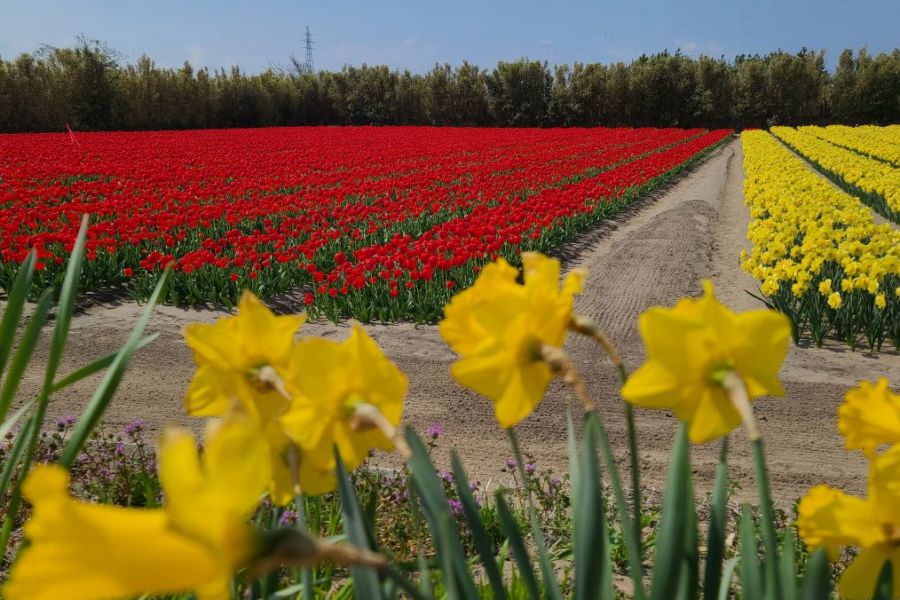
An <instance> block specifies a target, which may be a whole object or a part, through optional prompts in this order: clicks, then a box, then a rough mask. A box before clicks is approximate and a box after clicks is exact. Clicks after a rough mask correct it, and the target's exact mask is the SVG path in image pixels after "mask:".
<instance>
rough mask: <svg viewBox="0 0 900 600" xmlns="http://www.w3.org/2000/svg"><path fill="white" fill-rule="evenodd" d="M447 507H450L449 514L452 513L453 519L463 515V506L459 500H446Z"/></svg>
mask: <svg viewBox="0 0 900 600" xmlns="http://www.w3.org/2000/svg"><path fill="white" fill-rule="evenodd" d="M447 506H449V507H450V512H451V513H453V516H454V517H458V516H460V515H461V514H462V513H463V505H462V502H460V501H459V500H455V499H451V500H447Z"/></svg>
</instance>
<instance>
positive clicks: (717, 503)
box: [703, 437, 728, 600]
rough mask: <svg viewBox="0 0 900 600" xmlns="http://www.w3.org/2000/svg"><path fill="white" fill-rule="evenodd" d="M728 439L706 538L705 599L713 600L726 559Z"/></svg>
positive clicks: (712, 500)
mask: <svg viewBox="0 0 900 600" xmlns="http://www.w3.org/2000/svg"><path fill="white" fill-rule="evenodd" d="M727 502H728V438H727V437H725V438H722V447H721V450H720V451H719V464H718V465H717V466H716V480H715V483H714V484H713V493H712V498H710V508H709V531H708V532H707V536H706V571H705V573H704V575H703V598H704V600H713V599H714V598H715V597H716V594H717V593H718V590H719V580H720V579H721V577H722V562H723V560H724V558H725V528H726V525H727V517H728V514H727V511H728V506H727V504H726V503H727Z"/></svg>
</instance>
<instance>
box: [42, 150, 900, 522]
mask: <svg viewBox="0 0 900 600" xmlns="http://www.w3.org/2000/svg"><path fill="white" fill-rule="evenodd" d="M741 161H742V156H741V149H740V142H739V141H737V140H735V141H733V142H731V143H729V144H728V145H726V146H724V147H723V148H721V149H720V150H718V151H717V152H716V153H715V154H714V155H713V156H712V157H711V158H710V159H709V160H708V161H706V162H705V163H704V164H703V165H701V166H700V167H698V168H696V169H695V170H694V171H693V172H692V173H690V174H689V175H688V176H686V177H685V178H684V179H682V180H681V181H680V182H679V183H677V184H675V185H674V186H672V187H670V188H669V189H667V190H665V191H664V192H661V193H659V194H657V195H656V197H654V198H652V199H647V200H645V201H643V202H641V203H639V204H638V205H636V206H634V207H632V208H631V209H629V210H628V211H627V212H628V214H627V215H622V216H620V217H618V220H617V221H615V222H610V223H609V224H608V225H606V226H604V227H601V228H600V229H598V230H597V231H594V232H591V233H590V234H588V235H586V236H585V237H584V238H583V239H582V240H579V242H578V243H576V244H572V245H570V247H569V248H567V249H565V252H566V253H570V252H569V251H571V250H573V249H575V250H577V252H575V254H574V258H572V259H571V260H569V263H570V265H577V266H582V267H586V268H587V269H589V271H590V276H589V279H588V281H587V284H586V290H585V294H584V295H583V296H581V297H579V298H578V301H577V309H578V311H580V312H582V313H584V314H586V315H589V316H591V317H593V318H595V319H596V320H597V321H598V322H599V323H601V324H602V326H603V327H604V328H605V329H606V330H607V331H608V332H609V335H610V337H611V338H612V339H613V340H615V342H616V343H617V345H618V346H619V348H620V351H621V352H622V354H623V356H624V357H625V360H626V361H627V364H628V366H629V367H630V368H634V367H636V366H637V365H638V364H639V363H640V361H641V360H642V358H643V347H642V344H641V342H640V338H639V336H638V333H637V317H638V315H639V314H640V313H641V311H643V310H644V309H645V308H647V307H650V306H653V305H671V304H672V303H674V302H675V301H676V300H677V299H678V298H679V297H681V296H684V295H697V294H699V291H700V281H701V279H703V278H705V277H711V278H712V279H713V281H714V282H715V283H716V285H717V289H718V293H719V295H720V297H721V298H722V299H723V300H724V301H725V302H727V303H728V304H730V305H731V306H733V307H736V308H740V309H749V308H758V307H759V306H758V302H757V301H756V300H754V299H753V298H751V297H750V296H749V295H748V294H746V293H745V290H751V291H755V290H756V289H757V288H756V284H755V282H754V281H753V279H752V278H750V277H749V276H747V275H745V274H744V273H743V272H742V271H741V270H740V265H739V253H740V250H741V248H743V247H744V246H745V245H746V240H745V233H746V226H747V222H748V213H747V210H746V208H745V207H744V205H743V202H742V189H741V188H742V178H743V172H742V168H741ZM140 310H141V308H140V307H139V306H137V305H135V304H133V303H123V304H118V305H106V306H104V305H97V306H93V307H90V308H89V309H87V310H86V311H85V312H84V313H83V314H80V315H79V316H77V317H76V318H75V319H74V321H73V324H72V333H71V336H70V342H69V348H68V350H67V357H68V358H67V359H66V362H65V364H64V365H63V372H65V371H68V370H69V369H72V368H75V367H76V366H77V365H79V364H83V363H85V362H87V361H88V360H89V359H93V358H96V357H100V356H102V355H104V354H106V353H109V352H111V351H114V350H115V349H116V348H117V347H118V346H119V345H120V344H122V343H123V342H124V341H125V339H126V337H127V335H128V331H129V329H130V327H131V326H132V324H133V323H134V321H135V319H136V318H137V315H138V314H139V312H140ZM218 316H221V313H216V312H213V311H203V310H184V309H178V308H173V307H160V308H159V309H158V311H157V313H156V315H155V316H154V317H153V320H152V321H151V323H150V326H149V328H148V330H149V331H158V332H160V334H161V335H160V338H159V339H158V340H157V341H156V342H155V343H154V344H152V345H151V346H150V347H147V348H145V349H143V350H142V351H141V352H140V353H139V355H138V356H137V357H136V358H135V359H134V361H133V362H132V365H131V367H130V370H129V372H128V374H127V375H126V377H125V379H124V380H123V382H122V387H121V390H120V393H119V394H118V396H117V398H116V399H115V401H114V402H113V404H112V406H111V407H110V410H109V412H108V415H107V421H108V422H109V424H110V425H111V426H113V427H119V426H121V425H122V424H124V423H127V422H129V421H131V420H133V419H137V418H141V419H144V420H145V421H146V422H147V423H148V425H149V426H150V427H152V428H159V427H161V426H162V425H164V424H165V423H169V422H173V423H181V424H189V425H193V426H195V427H196V426H198V423H197V421H195V420H190V419H188V418H186V417H185V416H183V414H182V409H181V396H182V393H183V391H184V389H185V388H186V385H187V382H188V380H189V378H190V376H191V374H192V371H193V365H192V363H191V357H190V352H189V351H188V349H187V348H186V347H185V345H184V343H183V340H182V337H181V329H182V327H183V326H184V325H185V324H186V323H190V322H194V321H213V320H214V319H215V318H216V317H218ZM346 329H347V328H346V325H334V324H331V323H312V324H308V325H306V326H305V327H304V330H303V331H304V333H306V334H316V335H324V336H329V337H332V336H333V337H342V336H344V335H345V334H346ZM367 329H368V331H369V332H370V333H371V334H372V335H373V337H374V338H375V339H376V340H377V341H378V342H379V343H380V344H381V345H382V347H383V348H384V349H385V351H386V352H387V354H388V355H389V356H390V357H391V358H392V359H393V360H395V361H396V362H397V364H398V365H399V366H400V367H401V368H402V369H403V370H404V371H405V372H406V373H407V374H408V375H409V377H410V393H409V396H408V398H407V403H406V409H405V420H406V422H408V423H410V424H411V425H413V426H414V427H416V428H417V429H418V430H419V431H420V432H424V430H425V428H426V427H427V426H428V425H430V424H432V423H440V424H441V425H442V426H443V427H444V429H445V431H446V437H445V438H444V439H443V440H442V444H441V446H440V448H439V450H438V452H437V456H438V458H439V459H440V460H445V459H446V448H448V447H450V446H453V447H456V448H457V449H458V450H459V452H460V454H461V455H462V456H463V459H464V462H465V464H466V466H467V470H468V471H469V474H470V475H471V476H472V477H477V478H479V479H480V480H482V481H487V480H492V481H494V482H496V481H498V480H499V479H502V478H504V477H505V475H504V474H503V473H501V471H500V469H501V467H502V464H503V461H504V459H505V458H506V457H507V456H509V455H510V450H509V447H508V442H507V439H506V436H505V435H504V434H503V433H502V432H501V431H500V430H499V429H498V428H497V425H496V423H495V421H494V418H493V412H492V407H491V406H490V405H489V403H488V402H487V401H486V400H484V399H482V398H480V397H478V396H476V395H474V394H472V393H469V392H467V391H465V390H463V389H461V388H459V387H457V386H456V385H455V384H454V383H453V382H452V380H451V378H450V376H449V373H448V366H449V364H450V363H451V362H452V361H453V358H454V357H453V355H452V353H451V352H450V351H449V350H448V348H447V347H446V346H445V345H444V343H443V342H442V340H441V339H440V336H439V335H438V333H437V329H436V328H435V327H433V326H422V327H415V326H413V325H410V324H399V325H389V326H370V327H367ZM44 341H46V340H44ZM566 350H567V351H568V352H570V353H571V355H572V356H573V359H574V361H575V362H576V364H577V365H578V367H579V368H581V369H582V371H583V372H584V373H585V375H586V378H587V380H588V385H589V387H590V389H591V391H592V392H593V393H594V394H595V396H596V397H597V399H598V401H599V403H600V405H601V407H602V413H603V416H604V419H605V421H606V425H607V428H608V429H609V433H610V436H611V438H612V442H613V444H614V447H615V448H616V450H617V452H618V453H619V454H620V456H621V457H622V458H624V457H625V456H626V442H625V440H626V437H625V427H624V418H623V416H622V415H623V412H622V406H621V404H620V401H619V400H618V399H617V390H618V382H617V380H616V377H615V373H614V371H613V369H612V367H611V366H610V365H608V364H606V363H605V361H603V358H602V356H601V354H600V353H599V352H598V350H597V349H596V348H594V347H592V346H591V345H590V344H589V343H587V342H585V341H584V340H581V339H576V338H574V337H573V338H572V339H571V340H570V342H569V343H568V344H567V346H566ZM45 356H46V351H45V346H43V347H42V348H41V349H39V356H38V360H37V361H36V364H41V362H42V359H44V358H45ZM878 375H885V376H888V377H889V378H890V379H891V381H892V382H897V381H900V357H898V355H897V354H896V353H893V354H881V355H878V356H868V355H865V354H862V353H851V352H847V351H844V350H842V349H841V348H834V349H821V350H820V349H811V348H796V347H792V348H791V351H790V355H789V357H788V359H787V362H786V364H785V367H784V370H783V373H782V381H783V382H784V384H785V388H786V390H787V393H786V396H785V397H784V398H765V399H761V400H759V401H758V402H757V403H756V407H757V410H758V414H759V416H760V419H761V420H762V429H763V431H764V434H765V436H766V445H767V449H768V455H769V461H770V467H771V470H772V486H773V493H774V495H775V497H776V498H778V499H779V500H780V501H781V502H782V503H784V505H785V506H788V505H789V503H790V502H791V501H793V500H794V499H795V498H796V497H798V496H799V495H800V494H802V493H803V492H804V491H805V489H806V488H807V487H808V486H809V485H810V484H814V483H817V482H827V483H830V484H833V485H837V486H841V487H843V488H845V489H848V490H851V491H853V490H859V489H861V488H862V487H863V484H864V475H865V473H864V468H865V465H864V462H863V460H862V458H861V457H860V456H858V455H857V454H849V453H846V452H844V451H843V449H842V441H841V439H840V437H839V436H838V434H837V430H836V407H837V405H838V404H839V403H840V402H841V399H842V397H843V394H844V393H845V391H846V390H847V389H848V388H849V387H850V386H852V385H854V384H855V383H856V382H857V381H858V380H859V379H861V378H875V377H877V376H878ZM27 377H28V381H27V383H28V384H29V385H30V386H36V385H37V381H38V377H39V373H38V372H29V373H28V375H27ZM97 381H98V378H97V377H95V378H92V379H91V380H89V381H86V382H82V383H81V384H79V385H78V386H74V387H73V388H70V389H68V390H66V391H65V392H64V393H62V394H60V395H59V396H58V397H56V398H55V399H54V402H53V404H52V406H51V411H52V414H53V415H55V416H61V415H66V414H76V413H77V412H78V411H79V410H80V409H81V408H82V407H83V406H84V404H85V403H86V401H87V399H88V398H89V396H90V392H91V391H92V389H93V387H94V386H95V385H96V383H97ZM565 398H566V391H565V390H564V389H563V388H562V387H560V386H558V385H554V386H553V387H552V389H551V391H550V393H549V394H548V397H547V398H546V399H545V401H544V402H543V403H542V405H541V406H540V407H539V409H538V410H537V411H536V412H535V414H534V415H533V416H532V417H530V418H529V419H528V420H527V421H526V422H525V423H523V424H522V426H521V427H520V429H519V433H520V437H521V440H522V444H523V450H524V451H525V452H526V453H529V454H532V455H533V456H534V457H535V459H536V461H537V462H538V464H539V465H541V466H543V467H554V468H557V470H559V469H563V470H564V469H565V464H566V446H565V444H566V436H565V414H564V407H565V401H566V400H565ZM637 422H638V428H639V433H640V445H641V452H642V463H643V467H644V473H645V483H647V484H648V485H650V486H660V485H661V484H662V482H663V480H664V478H665V467H666V465H667V463H668V456H669V449H670V446H671V442H672V438H673V433H674V429H675V421H674V419H673V418H672V417H671V416H670V415H668V414H667V413H665V412H656V411H644V410H640V411H638V417H637ZM734 437H735V438H736V439H735V443H734V444H733V445H732V446H733V448H734V455H735V457H736V460H735V464H734V468H733V474H734V475H735V476H742V475H747V474H749V473H750V463H749V460H748V453H747V451H746V444H744V442H743V439H742V436H741V434H739V433H738V434H736V435H735V436H734ZM716 453H717V446H716V445H715V444H712V445H707V446H703V447H699V448H696V450H695V452H694V457H695V461H694V465H695V473H696V476H697V479H698V481H699V482H700V488H701V491H700V493H701V494H702V493H703V491H704V490H705V489H707V488H708V484H709V481H710V479H711V477H712V473H713V469H714V461H715V457H716ZM745 487H746V488H747V490H746V491H745V492H739V495H740V496H742V497H748V495H749V494H751V490H752V484H750V483H747V485H746V486H745Z"/></svg>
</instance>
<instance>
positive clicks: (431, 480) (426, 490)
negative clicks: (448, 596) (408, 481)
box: [405, 427, 478, 598]
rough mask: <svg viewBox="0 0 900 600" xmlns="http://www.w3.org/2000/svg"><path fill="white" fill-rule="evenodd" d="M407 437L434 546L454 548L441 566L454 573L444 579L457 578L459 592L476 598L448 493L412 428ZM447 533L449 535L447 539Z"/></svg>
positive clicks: (415, 484)
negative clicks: (450, 566) (447, 565)
mask: <svg viewBox="0 0 900 600" xmlns="http://www.w3.org/2000/svg"><path fill="white" fill-rule="evenodd" d="M405 437H406V443H407V444H409V447H410V450H411V451H412V457H411V458H410V459H409V462H408V465H409V470H410V472H411V473H412V483H413V489H414V490H415V491H416V493H417V494H418V496H419V498H420V499H421V500H422V507H423V508H424V512H425V520H426V521H427V522H428V528H429V530H430V531H431V535H432V537H433V538H434V543H435V546H436V547H438V548H451V549H452V551H451V556H450V557H447V558H448V560H449V562H444V561H443V560H442V561H441V565H442V566H443V565H445V564H449V565H452V567H453V572H452V573H444V578H445V579H446V578H448V577H455V579H456V584H455V587H456V588H458V589H459V591H460V594H461V595H462V596H463V597H465V598H476V597H477V596H478V591H477V589H476V587H475V581H474V580H473V579H472V573H471V572H470V571H469V564H468V561H467V560H466V553H465V550H464V548H463V545H462V541H461V539H460V536H459V528H458V527H457V526H456V521H454V520H453V516H452V515H451V513H450V505H449V504H448V502H447V496H446V494H444V489H443V487H442V485H441V482H440V480H439V479H438V476H437V473H436V471H435V468H434V465H433V464H432V462H431V459H430V457H429V455H428V449H427V448H426V447H425V445H424V444H423V443H422V440H421V439H420V438H419V436H418V435H416V432H415V431H413V430H412V428H410V427H407V428H406V432H405ZM444 535H447V536H449V538H448V539H447V540H444V538H443V536H444ZM443 558H444V557H442V559H443Z"/></svg>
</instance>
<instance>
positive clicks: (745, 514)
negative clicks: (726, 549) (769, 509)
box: [739, 504, 765, 598]
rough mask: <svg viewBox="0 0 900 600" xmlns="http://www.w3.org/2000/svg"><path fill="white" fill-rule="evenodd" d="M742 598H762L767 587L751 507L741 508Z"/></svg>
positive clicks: (744, 506)
mask: <svg viewBox="0 0 900 600" xmlns="http://www.w3.org/2000/svg"><path fill="white" fill-rule="evenodd" d="M739 549H740V553H741V597H742V598H762V597H763V590H764V589H765V585H764V582H763V577H762V570H761V569H760V565H759V556H758V555H757V548H756V524H755V523H754V522H753V512H752V510H751V509H750V506H749V505H747V504H745V505H743V506H742V507H741V523H740V544H739Z"/></svg>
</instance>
